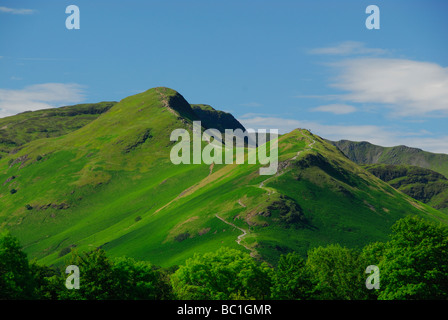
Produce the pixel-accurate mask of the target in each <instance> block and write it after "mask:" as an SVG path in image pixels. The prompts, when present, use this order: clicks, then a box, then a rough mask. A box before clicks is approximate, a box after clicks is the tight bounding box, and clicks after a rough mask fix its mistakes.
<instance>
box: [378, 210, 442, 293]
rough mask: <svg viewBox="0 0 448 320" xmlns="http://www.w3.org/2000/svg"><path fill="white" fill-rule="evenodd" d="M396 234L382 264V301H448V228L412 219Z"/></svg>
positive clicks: (396, 229) (396, 226)
mask: <svg viewBox="0 0 448 320" xmlns="http://www.w3.org/2000/svg"><path fill="white" fill-rule="evenodd" d="M392 231H393V234H392V239H391V241H389V242H388V243H386V244H385V246H384V249H383V255H382V259H381V261H380V262H379V264H378V267H379V268H380V284H381V288H380V290H379V294H378V298H379V299H388V300H389V299H400V300H403V299H419V300H423V299H447V298H448V228H447V227H446V226H442V225H436V224H433V223H430V222H428V221H425V220H423V219H421V218H418V217H411V216H409V217H406V218H404V219H401V220H398V221H397V222H396V223H395V224H394V225H393V227H392Z"/></svg>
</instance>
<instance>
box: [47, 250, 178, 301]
mask: <svg viewBox="0 0 448 320" xmlns="http://www.w3.org/2000/svg"><path fill="white" fill-rule="evenodd" d="M68 265H76V266H78V267H79V273H80V288H79V289H72V290H68V289H66V288H64V289H65V290H63V291H62V292H61V294H60V298H62V299H83V300H84V299H86V300H114V299H120V300H137V299H144V300H152V299H155V300H162V299H169V298H170V297H171V287H170V286H169V280H168V279H167V274H166V273H165V272H164V271H163V270H161V269H157V268H155V267H154V266H152V265H151V264H150V263H148V262H146V261H135V260H134V259H132V258H127V257H121V258H116V259H114V260H110V259H109V258H107V256H106V253H105V251H104V250H101V249H100V250H94V251H91V252H87V253H83V254H78V252H77V251H75V250H73V251H72V257H71V259H70V260H69V262H68ZM51 280H52V281H50V284H49V285H50V288H51V286H52V285H54V283H55V279H51Z"/></svg>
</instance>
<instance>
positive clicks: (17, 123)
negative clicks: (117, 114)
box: [0, 102, 116, 156]
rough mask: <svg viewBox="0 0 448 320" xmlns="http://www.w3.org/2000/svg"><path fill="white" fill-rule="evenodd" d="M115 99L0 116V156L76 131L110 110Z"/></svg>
mask: <svg viewBox="0 0 448 320" xmlns="http://www.w3.org/2000/svg"><path fill="white" fill-rule="evenodd" d="M115 103H116V102H100V103H89V104H78V105H74V106H66V107H60V108H53V109H43V110H38V111H27V112H22V113H20V114H18V115H15V116H10V117H5V118H1V119H0V155H1V156H4V155H6V154H8V153H9V152H11V151H13V150H17V149H19V148H20V146H22V145H24V144H25V143H27V142H30V141H33V140H36V139H41V138H50V137H58V136H61V135H64V134H67V133H69V132H72V131H75V130H77V129H79V128H81V127H83V126H85V125H86V124H88V123H90V122H91V121H93V120H95V119H96V118H98V117H99V115H100V114H102V113H104V112H106V111H107V110H109V109H110V108H111V107H112V106H113V105H114V104H115Z"/></svg>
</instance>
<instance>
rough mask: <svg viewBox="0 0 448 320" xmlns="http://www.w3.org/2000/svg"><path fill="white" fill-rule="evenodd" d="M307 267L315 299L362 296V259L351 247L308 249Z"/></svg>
mask: <svg viewBox="0 0 448 320" xmlns="http://www.w3.org/2000/svg"><path fill="white" fill-rule="evenodd" d="M306 264H307V266H308V268H309V269H310V272H311V274H312V277H313V282H314V283H316V286H315V290H316V292H315V298H317V299H325V300H330V299H337V300H359V299H366V298H367V296H368V290H367V289H366V286H365V281H366V274H365V268H366V267H367V264H366V262H365V261H364V260H363V258H362V257H361V255H360V253H359V252H358V251H357V250H354V249H348V248H344V247H341V246H340V245H338V244H336V245H329V246H327V247H324V248H323V247H318V248H315V249H312V250H310V252H309V253H308V259H307V263H306Z"/></svg>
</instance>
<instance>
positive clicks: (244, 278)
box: [171, 247, 272, 300]
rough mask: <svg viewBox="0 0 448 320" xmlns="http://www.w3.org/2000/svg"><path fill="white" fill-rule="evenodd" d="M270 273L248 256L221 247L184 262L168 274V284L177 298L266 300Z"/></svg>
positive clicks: (268, 294)
mask: <svg viewBox="0 0 448 320" xmlns="http://www.w3.org/2000/svg"><path fill="white" fill-rule="evenodd" d="M271 273H272V270H271V269H270V268H269V267H268V266H267V265H266V264H265V263H262V264H259V263H258V262H256V261H255V260H254V259H253V258H252V257H251V256H250V255H249V254H247V253H243V252H241V251H239V250H234V249H229V248H225V247H223V248H221V249H219V250H218V251H216V252H212V253H206V254H203V255H199V254H196V255H195V256H194V257H193V258H190V259H188V260H187V261H186V263H185V265H184V266H180V268H179V269H178V270H177V271H176V272H175V273H174V274H173V275H172V277H171V283H172V286H173V290H174V293H175V295H176V296H177V298H179V299H205V300H221V299H241V298H243V299H266V298H268V297H269V296H270V286H271Z"/></svg>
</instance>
